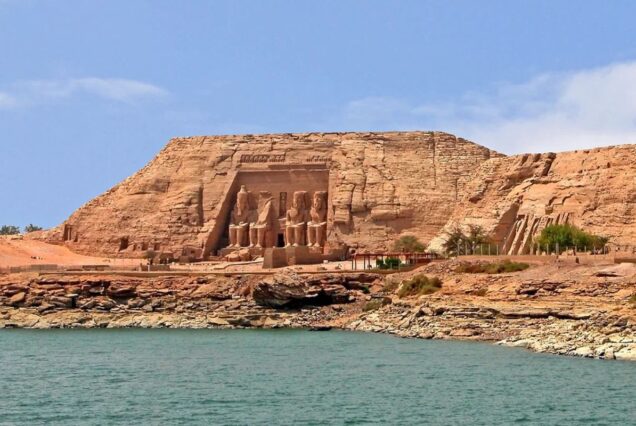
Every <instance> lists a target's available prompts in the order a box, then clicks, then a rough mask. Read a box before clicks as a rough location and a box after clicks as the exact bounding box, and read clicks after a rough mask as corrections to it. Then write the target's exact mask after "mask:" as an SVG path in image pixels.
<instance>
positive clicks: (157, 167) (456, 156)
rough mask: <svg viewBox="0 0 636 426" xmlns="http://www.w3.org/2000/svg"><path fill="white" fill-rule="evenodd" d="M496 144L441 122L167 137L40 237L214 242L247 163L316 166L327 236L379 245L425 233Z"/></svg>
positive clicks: (132, 253)
mask: <svg viewBox="0 0 636 426" xmlns="http://www.w3.org/2000/svg"><path fill="white" fill-rule="evenodd" d="M500 156H501V155H500V154H498V153H496V152H494V151H491V150H489V149H487V148H484V147H482V146H479V145H476V144H474V143H471V142H469V141H467V140H464V139H461V138H457V137H455V136H453V135H449V134H447V133H441V132H386V133H304V134H270V135H234V136H202V137H190V138H176V139H173V140H171V141H170V142H169V143H168V145H167V146H166V147H165V148H164V149H163V150H162V151H161V152H160V153H159V154H158V155H157V156H156V158H154V159H153V160H152V161H151V162H150V163H149V164H148V165H147V166H145V167H144V168H143V169H141V170H140V171H139V172H137V173H136V174H135V175H133V176H131V177H130V178H128V179H126V180H124V181H123V182H121V183H120V184H118V185H116V186H115V187H113V188H112V189H110V190H108V191H107V192H106V193H104V194H103V195H101V196H99V197H97V198H95V199H93V200H91V201H89V202H88V203H87V204H86V205H84V206H83V207H81V208H80V209H79V210H77V211H76V212H75V213H73V214H72V215H71V217H69V219H68V220H67V221H66V222H64V223H63V224H62V225H60V226H59V227H57V228H55V229H54V230H52V231H51V232H48V233H47V234H46V235H45V237H44V238H45V239H46V240H47V241H48V242H52V243H57V244H60V243H64V244H66V245H68V246H69V247H70V248H71V249H72V250H73V251H76V252H79V253H85V254H90V255H104V256H121V257H141V256H142V255H143V252H144V251H146V250H148V249H152V250H155V251H157V252H159V251H166V252H172V253H174V255H175V257H179V256H181V255H183V254H185V255H187V254H188V253H189V252H192V253H196V254H197V256H200V255H201V254H202V255H203V257H205V255H207V254H209V253H207V251H211V252H212V253H213V252H214V250H216V249H218V248H220V247H219V245H220V244H219V243H217V240H218V239H219V235H220V234H222V233H223V232H225V227H226V226H227V225H226V223H227V216H228V214H229V213H228V212H229V208H231V205H232V203H233V197H234V196H235V193H236V191H238V187H237V184H238V183H242V182H239V181H240V180H241V179H243V178H242V176H247V175H248V174H249V173H247V172H251V175H252V176H257V179H252V180H251V181H250V182H252V184H251V185H250V184H248V185H247V186H248V190H249V189H250V188H253V187H254V185H256V184H258V185H261V186H262V188H263V189H269V190H272V189H276V191H279V192H280V191H283V190H284V191H288V189H281V187H283V188H287V187H289V188H291V187H292V186H293V185H295V184H298V179H296V178H297V177H298V176H304V175H302V173H305V174H307V173H309V172H311V171H315V170H324V171H325V176H327V175H328V182H327V179H325V182H324V188H322V190H326V191H328V198H329V205H330V208H329V215H328V228H327V229H328V240H329V242H330V243H331V244H333V245H338V244H339V243H346V244H349V245H350V246H354V247H356V246H357V247H366V248H371V249H381V248H386V247H387V246H389V245H391V243H392V241H393V240H394V239H395V238H396V237H397V236H398V235H400V234H403V233H411V234H415V235H417V236H418V237H420V238H421V239H423V240H424V241H428V240H430V239H431V238H432V237H433V236H434V235H436V234H437V232H438V231H439V230H440V228H441V227H442V226H443V225H444V224H445V223H446V221H447V220H448V217H449V216H450V214H451V213H452V211H453V207H454V206H455V204H456V202H457V201H458V200H459V198H460V194H461V193H463V188H464V186H465V185H466V183H467V182H468V181H469V180H470V179H471V178H472V177H473V175H474V172H475V170H476V169H477V167H479V165H480V164H481V163H483V162H484V161H486V160H488V159H490V158H493V157H500ZM283 172H290V173H292V174H291V176H292V177H291V181H281V180H280V176H281V173H283ZM277 173H278V174H277ZM308 181H311V179H309V180H308ZM266 184H268V185H270V186H267V185H266ZM299 189H300V190H302V189H308V188H304V187H302V186H300V187H299ZM290 190H295V189H290ZM274 196H275V197H276V194H274ZM287 197H288V199H291V193H290V194H287ZM276 200H277V203H278V199H276ZM283 216H284V212H283ZM211 241H212V242H211ZM208 246H210V248H209V249H208V250H207V251H206V252H204V253H199V252H198V251H200V250H202V249H204V250H206V247H208ZM210 249H211V250H210Z"/></svg>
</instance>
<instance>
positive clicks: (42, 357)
mask: <svg viewBox="0 0 636 426" xmlns="http://www.w3.org/2000/svg"><path fill="white" fill-rule="evenodd" d="M635 397H636V363H628V362H609V361H595V360H586V359H576V358H566V357H557V356H552V355H541V354H534V353H530V352H526V351H524V350H521V349H510V348H502V347H497V346H493V345H489V344H479V343H462V342H443V341H425V340H407V339H400V338H395V337H391V336H386V335H379V334H366V333H349V332H339V331H331V332H307V331H298V330H296V331H294V330H272V331H262V330H225V331H221V330H2V331H0V424H64V425H67V424H100V425H104V424H227V425H237V424H316V425H317V424H374V423H376V424H484V425H497V424H513V423H521V424H541V425H548V424H560V425H563V424H620V425H624V424H634V423H635V422H636V401H635Z"/></svg>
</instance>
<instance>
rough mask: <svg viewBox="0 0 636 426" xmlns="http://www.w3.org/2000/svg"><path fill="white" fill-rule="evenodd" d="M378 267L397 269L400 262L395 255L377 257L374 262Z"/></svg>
mask: <svg viewBox="0 0 636 426" xmlns="http://www.w3.org/2000/svg"><path fill="white" fill-rule="evenodd" d="M375 264H376V267H377V268H378V269H399V268H400V265H402V262H401V261H400V259H398V258H396V257H387V258H386V259H384V260H382V259H378V260H377V261H376V262H375Z"/></svg>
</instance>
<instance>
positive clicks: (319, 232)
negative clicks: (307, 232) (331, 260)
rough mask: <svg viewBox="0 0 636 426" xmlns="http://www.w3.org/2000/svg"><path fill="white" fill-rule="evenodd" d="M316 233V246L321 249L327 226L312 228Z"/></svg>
mask: <svg viewBox="0 0 636 426" xmlns="http://www.w3.org/2000/svg"><path fill="white" fill-rule="evenodd" d="M314 229H315V230H316V231H315V232H316V246H318V247H323V246H324V245H325V231H326V230H327V224H325V223H320V224H318V225H316V227H315V228H314Z"/></svg>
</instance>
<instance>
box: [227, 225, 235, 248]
mask: <svg viewBox="0 0 636 426" xmlns="http://www.w3.org/2000/svg"><path fill="white" fill-rule="evenodd" d="M229 234H230V245H229V246H228V247H236V241H237V240H236V227H234V225H230V229H229Z"/></svg>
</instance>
